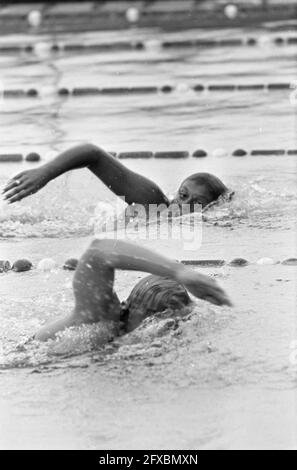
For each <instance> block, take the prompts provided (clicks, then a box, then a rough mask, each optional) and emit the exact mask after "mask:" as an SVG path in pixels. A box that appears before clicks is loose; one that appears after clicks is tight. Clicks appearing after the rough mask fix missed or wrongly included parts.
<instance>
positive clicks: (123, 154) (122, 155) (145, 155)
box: [118, 152, 154, 158]
mask: <svg viewBox="0 0 297 470" xmlns="http://www.w3.org/2000/svg"><path fill="white" fill-rule="evenodd" d="M153 155H154V154H153V152H120V153H119V154H118V158H152V157H153Z"/></svg>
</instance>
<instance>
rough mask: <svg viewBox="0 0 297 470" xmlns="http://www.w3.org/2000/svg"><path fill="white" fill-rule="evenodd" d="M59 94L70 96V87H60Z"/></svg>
mask: <svg viewBox="0 0 297 470" xmlns="http://www.w3.org/2000/svg"><path fill="white" fill-rule="evenodd" d="M58 95H60V96H68V95H70V90H69V89H68V88H59V90H58Z"/></svg>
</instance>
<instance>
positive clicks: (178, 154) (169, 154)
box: [154, 152, 189, 158]
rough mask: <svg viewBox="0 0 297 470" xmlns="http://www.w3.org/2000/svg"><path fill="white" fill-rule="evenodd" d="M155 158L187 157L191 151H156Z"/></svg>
mask: <svg viewBox="0 0 297 470" xmlns="http://www.w3.org/2000/svg"><path fill="white" fill-rule="evenodd" d="M154 156H155V158H187V157H188V156H189V152H155V155H154Z"/></svg>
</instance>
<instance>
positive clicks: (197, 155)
mask: <svg viewBox="0 0 297 470" xmlns="http://www.w3.org/2000/svg"><path fill="white" fill-rule="evenodd" d="M192 157H195V158H204V157H207V152H205V150H195V152H193V154H192Z"/></svg>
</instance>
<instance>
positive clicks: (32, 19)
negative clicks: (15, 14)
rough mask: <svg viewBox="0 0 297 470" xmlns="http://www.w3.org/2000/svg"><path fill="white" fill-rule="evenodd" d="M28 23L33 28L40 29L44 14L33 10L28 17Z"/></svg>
mask: <svg viewBox="0 0 297 470" xmlns="http://www.w3.org/2000/svg"><path fill="white" fill-rule="evenodd" d="M27 21H28V23H29V25H30V26H31V27H32V28H38V26H40V25H41V22H42V14H41V12H40V11H39V10H32V11H30V13H29V14H28V16H27Z"/></svg>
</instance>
